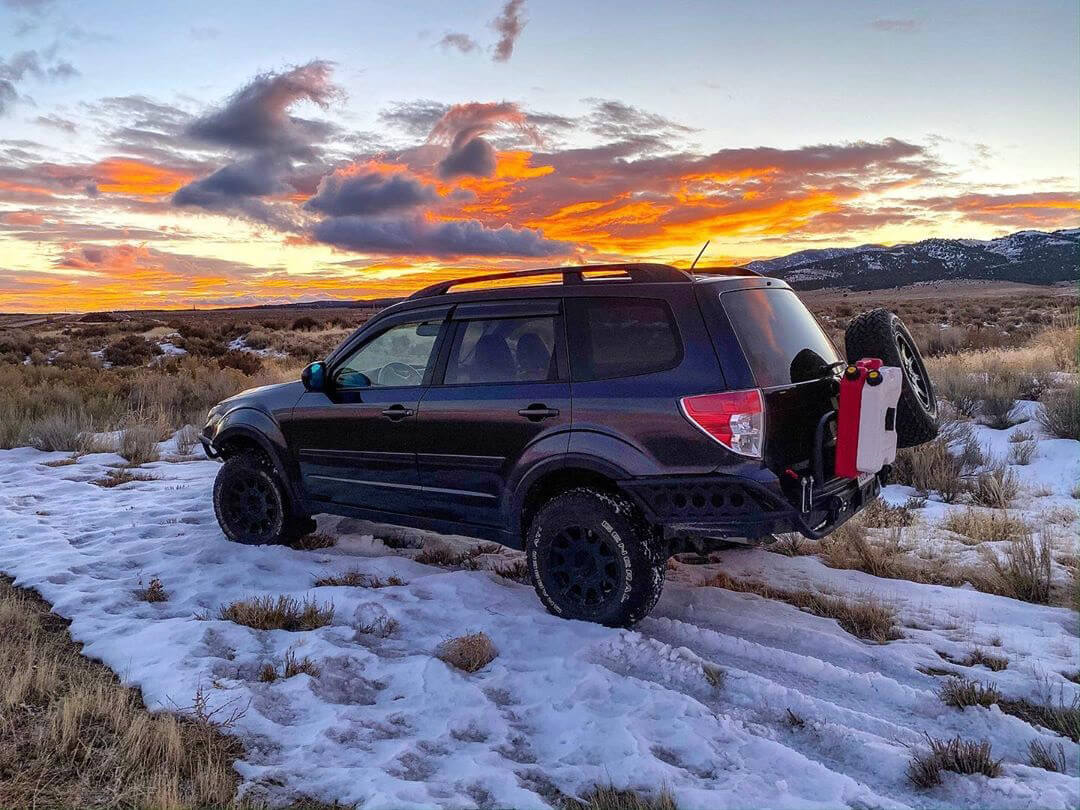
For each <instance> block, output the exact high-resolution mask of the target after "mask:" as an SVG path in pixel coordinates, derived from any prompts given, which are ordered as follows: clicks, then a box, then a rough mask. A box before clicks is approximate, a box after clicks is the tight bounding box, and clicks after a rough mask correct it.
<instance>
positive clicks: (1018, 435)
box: [1009, 428, 1035, 444]
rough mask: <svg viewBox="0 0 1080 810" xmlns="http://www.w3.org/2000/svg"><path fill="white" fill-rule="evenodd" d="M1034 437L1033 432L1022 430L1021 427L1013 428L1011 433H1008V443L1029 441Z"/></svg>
mask: <svg viewBox="0 0 1080 810" xmlns="http://www.w3.org/2000/svg"><path fill="white" fill-rule="evenodd" d="M1034 438H1035V434H1034V433H1032V432H1031V431H1030V430H1024V429H1023V428H1020V429H1019V430H1014V431H1013V432H1012V433H1010V434H1009V443H1010V444H1021V443H1023V442H1030V441H1031V440H1032V439H1034Z"/></svg>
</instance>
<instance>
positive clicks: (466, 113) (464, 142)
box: [428, 101, 542, 178]
mask: <svg viewBox="0 0 1080 810" xmlns="http://www.w3.org/2000/svg"><path fill="white" fill-rule="evenodd" d="M497 127H504V128H510V129H513V130H516V131H517V132H518V133H519V134H524V135H526V136H527V137H528V138H529V139H530V140H532V141H533V142H536V143H539V142H541V141H542V137H541V135H540V132H539V130H538V129H537V128H536V127H535V126H533V125H532V124H530V123H529V120H528V117H527V116H526V115H525V113H524V112H522V111H521V109H520V108H519V107H518V105H517V104H514V103H513V102H510V101H501V102H488V103H482V102H471V103H469V104H455V105H453V106H452V107H450V108H449V109H447V110H446V112H445V113H444V114H443V116H442V118H440V119H439V120H438V121H437V122H436V123H435V125H434V126H433V127H432V129H431V133H430V134H429V135H428V140H429V141H431V142H433V143H449V146H450V151H449V152H448V153H447V154H446V156H445V157H444V158H443V159H442V160H440V161H439V163H438V165H437V166H436V171H437V172H438V174H439V176H440V177H442V178H450V177H459V176H462V175H471V176H474V177H490V176H491V175H492V174H494V173H495V149H494V147H492V146H491V144H490V143H488V142H487V141H486V140H485V139H484V138H482V137H481V136H482V135H485V134H487V133H489V132H492V131H494V130H495V129H496V128H497Z"/></svg>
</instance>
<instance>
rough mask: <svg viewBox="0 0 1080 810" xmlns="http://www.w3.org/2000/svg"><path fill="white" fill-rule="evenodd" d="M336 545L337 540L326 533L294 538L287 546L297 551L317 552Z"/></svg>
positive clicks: (314, 533) (311, 533)
mask: <svg viewBox="0 0 1080 810" xmlns="http://www.w3.org/2000/svg"><path fill="white" fill-rule="evenodd" d="M336 544H337V538H336V537H334V536H333V535H332V534H327V533H326V532H310V533H309V534H305V535H302V536H300V537H297V538H294V539H293V540H291V541H290V542H289V543H288V544H287V545H288V546H289V548H293V549H296V550H297V551H318V550H319V549H321V548H331V547H332V546H334V545H336Z"/></svg>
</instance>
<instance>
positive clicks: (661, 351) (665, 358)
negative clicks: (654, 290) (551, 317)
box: [567, 297, 682, 382]
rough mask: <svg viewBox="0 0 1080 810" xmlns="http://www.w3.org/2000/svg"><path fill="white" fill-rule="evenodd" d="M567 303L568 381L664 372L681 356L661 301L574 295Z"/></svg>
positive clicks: (677, 341) (675, 335) (670, 317)
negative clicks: (568, 329) (570, 377)
mask: <svg viewBox="0 0 1080 810" xmlns="http://www.w3.org/2000/svg"><path fill="white" fill-rule="evenodd" d="M567 304H568V310H569V311H570V312H571V313H573V314H572V315H571V316H570V320H569V321H568V322H567V325H568V328H570V329H571V333H570V369H571V372H572V376H573V379H574V380H578V381H581V382H585V381H587V380H607V379H611V378H613V377H632V376H634V375H637V374H648V373H650V372H654V371H664V370H665V369H669V368H674V367H675V366H676V365H678V364H679V361H680V360H681V359H682V343H681V341H680V339H679V333H678V330H677V329H676V328H675V320H674V318H673V317H672V315H671V309H670V308H669V307H668V305H667V302H666V301H662V300H659V299H652V298H621V297H619V298H615V297H613V298H574V299H567Z"/></svg>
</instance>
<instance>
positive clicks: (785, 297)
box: [720, 289, 840, 388]
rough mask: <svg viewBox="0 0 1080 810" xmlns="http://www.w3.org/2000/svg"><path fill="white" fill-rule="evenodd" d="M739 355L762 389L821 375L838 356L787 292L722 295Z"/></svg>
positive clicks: (822, 333) (804, 309)
mask: <svg viewBox="0 0 1080 810" xmlns="http://www.w3.org/2000/svg"><path fill="white" fill-rule="evenodd" d="M720 300H721V302H723V305H724V311H725V312H726V313H727V316H728V319H729V320H730V321H731V325H732V327H733V328H734V329H735V334H736V335H738V336H739V344H740V345H741V346H742V350H743V354H745V355H746V360H747V362H748V363H749V364H750V370H751V371H752V372H753V373H754V379H755V380H756V381H757V384H758V386H759V387H761V388H770V387H772V386H775V385H791V384H792V383H799V382H806V381H808V380H816V379H820V378H821V377H822V376H823V375H824V374H826V373H827V372H828V368H827V367H828V366H829V365H831V364H833V363H837V362H839V361H840V356H839V355H838V354H837V353H836V349H835V347H834V346H833V344H832V341H830V340H829V338H828V336H826V334H825V333H824V332H823V331H822V330H821V327H820V326H818V322H817V321H816V320H815V319H814V316H813V315H811V314H810V312H809V310H807V308H806V307H805V306H803V303H802V301H800V300H799V297H798V296H797V295H796V294H795V293H794V292H792V291H791V290H782V289H772V290H763V289H757V290H733V291H732V292H728V293H722V294H721V295H720Z"/></svg>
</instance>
